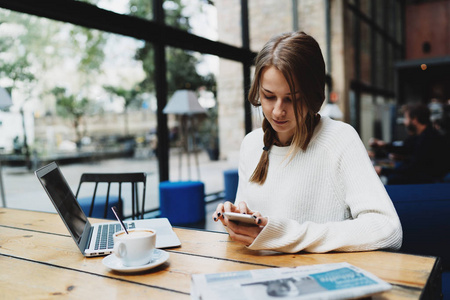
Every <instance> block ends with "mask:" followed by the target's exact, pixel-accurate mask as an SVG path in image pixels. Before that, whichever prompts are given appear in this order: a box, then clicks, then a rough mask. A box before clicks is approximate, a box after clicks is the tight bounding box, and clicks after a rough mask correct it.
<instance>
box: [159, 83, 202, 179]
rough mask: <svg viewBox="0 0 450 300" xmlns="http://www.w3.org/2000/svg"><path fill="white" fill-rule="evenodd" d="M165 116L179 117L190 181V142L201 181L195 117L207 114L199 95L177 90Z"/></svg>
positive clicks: (180, 161)
mask: <svg viewBox="0 0 450 300" xmlns="http://www.w3.org/2000/svg"><path fill="white" fill-rule="evenodd" d="M163 112H164V113H165V114H173V115H176V116H177V117H178V128H179V132H180V138H181V144H182V147H183V150H184V152H186V154H187V165H188V179H189V180H191V162H190V147H189V141H192V148H193V152H194V158H195V163H196V167H197V177H198V180H200V168H199V163H198V155H197V149H196V141H195V136H194V133H195V120H194V116H195V115H199V114H206V109H204V108H203V107H202V106H201V105H200V103H199V102H198V98H197V95H196V94H195V92H194V91H190V90H177V91H176V92H175V93H174V94H173V96H172V97H171V98H170V100H169V103H167V105H166V106H165V107H164V109H163ZM182 152H183V151H180V153H179V162H178V171H179V173H178V176H179V180H181V165H182Z"/></svg>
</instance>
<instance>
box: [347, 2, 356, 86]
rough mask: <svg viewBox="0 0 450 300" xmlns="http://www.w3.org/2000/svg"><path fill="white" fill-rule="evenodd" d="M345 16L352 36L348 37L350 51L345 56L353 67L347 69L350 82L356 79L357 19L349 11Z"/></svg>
mask: <svg viewBox="0 0 450 300" xmlns="http://www.w3.org/2000/svg"><path fill="white" fill-rule="evenodd" d="M345 14H346V16H347V18H348V19H349V21H348V22H347V25H348V32H349V33H351V34H348V36H347V37H346V38H347V39H349V42H348V43H347V44H348V50H346V53H345V55H346V56H347V57H348V59H349V60H350V62H351V67H350V68H347V70H348V73H349V74H348V75H349V78H350V80H352V79H355V64H354V62H355V59H354V58H355V47H354V45H355V42H354V39H355V35H354V32H355V18H356V17H355V14H354V13H353V12H352V11H351V10H349V9H347V10H345Z"/></svg>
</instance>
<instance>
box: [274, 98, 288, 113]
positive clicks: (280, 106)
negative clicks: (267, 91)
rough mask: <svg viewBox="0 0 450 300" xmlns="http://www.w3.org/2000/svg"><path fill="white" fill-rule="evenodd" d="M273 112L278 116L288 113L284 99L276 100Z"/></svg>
mask: <svg viewBox="0 0 450 300" xmlns="http://www.w3.org/2000/svg"><path fill="white" fill-rule="evenodd" d="M273 114H274V115H275V116H278V117H280V116H284V115H285V114H286V111H285V110H284V105H283V100H281V99H278V100H277V102H275V106H274V108H273Z"/></svg>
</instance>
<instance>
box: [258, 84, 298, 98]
mask: <svg viewBox="0 0 450 300" xmlns="http://www.w3.org/2000/svg"><path fill="white" fill-rule="evenodd" d="M261 89H263V90H264V91H265V92H267V93H270V94H273V92H272V91H271V90H268V89H266V88H264V87H263V86H261ZM298 93H300V91H296V92H294V94H298ZM290 95H291V93H287V94H286V96H290Z"/></svg>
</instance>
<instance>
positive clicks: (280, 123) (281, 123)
mask: <svg viewBox="0 0 450 300" xmlns="http://www.w3.org/2000/svg"><path fill="white" fill-rule="evenodd" d="M272 120H273V119H272ZM273 122H274V123H275V124H277V125H283V124H286V123H287V121H277V120H273Z"/></svg>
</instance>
